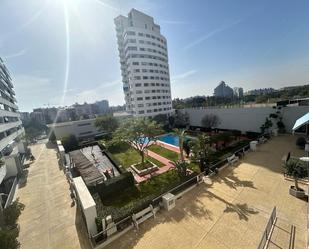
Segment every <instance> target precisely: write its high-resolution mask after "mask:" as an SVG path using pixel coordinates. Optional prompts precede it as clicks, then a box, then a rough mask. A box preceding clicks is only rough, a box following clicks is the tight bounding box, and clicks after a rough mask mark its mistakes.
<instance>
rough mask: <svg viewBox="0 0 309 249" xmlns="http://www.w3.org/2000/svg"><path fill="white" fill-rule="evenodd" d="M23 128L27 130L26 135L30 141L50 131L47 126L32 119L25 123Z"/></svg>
mask: <svg viewBox="0 0 309 249" xmlns="http://www.w3.org/2000/svg"><path fill="white" fill-rule="evenodd" d="M23 126H24V128H25V132H26V135H27V136H28V138H29V139H30V140H33V139H35V138H36V137H38V136H39V135H42V134H43V133H44V132H47V130H48V128H47V126H46V125H44V124H42V123H40V122H38V121H37V120H35V119H30V120H29V121H28V122H24V123H23Z"/></svg>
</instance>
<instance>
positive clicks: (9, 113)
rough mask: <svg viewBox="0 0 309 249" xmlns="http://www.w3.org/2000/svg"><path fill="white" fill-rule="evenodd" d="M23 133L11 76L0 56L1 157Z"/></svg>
mask: <svg viewBox="0 0 309 249" xmlns="http://www.w3.org/2000/svg"><path fill="white" fill-rule="evenodd" d="M23 134H24V128H23V127H22V123H21V120H20V114H19V112H18V107H17V105H16V99H15V92H14V90H13V84H12V80H11V76H10V74H9V71H8V70H7V68H6V66H5V64H4V62H3V61H2V59H1V58H0V157H2V156H4V155H7V154H8V153H9V151H10V150H11V147H12V146H13V144H14V141H15V140H16V139H17V138H18V137H20V136H22V135H23ZM0 168H1V166H0Z"/></svg>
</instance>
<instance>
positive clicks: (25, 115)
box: [19, 112, 30, 122]
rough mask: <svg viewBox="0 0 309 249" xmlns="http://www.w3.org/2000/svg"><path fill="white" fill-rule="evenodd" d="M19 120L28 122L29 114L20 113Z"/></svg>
mask: <svg viewBox="0 0 309 249" xmlns="http://www.w3.org/2000/svg"><path fill="white" fill-rule="evenodd" d="M19 114H20V119H21V121H22V122H28V121H29V120H30V113H29V112H20V113H19Z"/></svg>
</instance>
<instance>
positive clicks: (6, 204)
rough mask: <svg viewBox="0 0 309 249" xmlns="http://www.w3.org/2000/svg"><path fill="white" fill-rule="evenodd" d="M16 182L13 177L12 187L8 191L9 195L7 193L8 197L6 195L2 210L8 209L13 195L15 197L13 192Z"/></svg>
mask: <svg viewBox="0 0 309 249" xmlns="http://www.w3.org/2000/svg"><path fill="white" fill-rule="evenodd" d="M17 182H18V180H17V177H15V179H14V182H13V184H12V187H11V190H10V193H9V195H8V198H7V199H6V202H5V205H4V208H6V207H8V206H9V205H11V203H12V200H13V198H14V195H15V190H16V185H17Z"/></svg>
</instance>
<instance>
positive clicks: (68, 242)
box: [17, 144, 89, 249]
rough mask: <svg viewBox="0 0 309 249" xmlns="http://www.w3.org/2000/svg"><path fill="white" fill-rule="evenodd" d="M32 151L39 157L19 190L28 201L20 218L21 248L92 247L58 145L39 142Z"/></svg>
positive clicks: (23, 200) (25, 201) (23, 201)
mask: <svg viewBox="0 0 309 249" xmlns="http://www.w3.org/2000/svg"><path fill="white" fill-rule="evenodd" d="M31 151H32V153H33V154H34V156H35V158H36V159H37V160H36V161H35V162H34V163H33V164H31V165H30V167H29V168H28V178H27V182H26V184H25V186H20V188H19V189H18V192H17V196H18V197H19V198H20V201H21V202H22V203H24V204H25V205H26V207H25V210H24V211H23V212H22V214H21V216H20V218H19V224H20V233H19V241H20V243H21V248H25V249H28V248H29V249H47V248H48V249H51V248H55V249H58V248H72V249H73V248H77V249H78V248H83V249H87V248H89V247H88V239H87V235H86V234H87V232H86V230H85V227H84V223H83V222H82V221H81V214H80V213H79V211H77V210H76V207H75V206H74V207H71V198H70V192H69V186H68V183H67V181H66V178H65V176H64V174H63V172H62V171H60V170H59V166H58V162H57V161H58V160H57V155H56V151H55V149H54V148H47V147H46V146H45V144H38V145H34V146H31Z"/></svg>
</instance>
